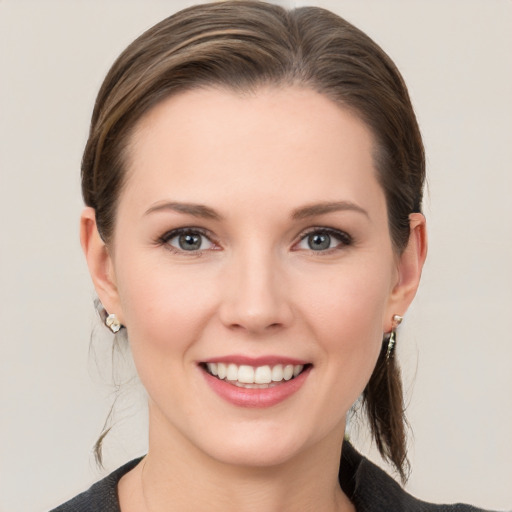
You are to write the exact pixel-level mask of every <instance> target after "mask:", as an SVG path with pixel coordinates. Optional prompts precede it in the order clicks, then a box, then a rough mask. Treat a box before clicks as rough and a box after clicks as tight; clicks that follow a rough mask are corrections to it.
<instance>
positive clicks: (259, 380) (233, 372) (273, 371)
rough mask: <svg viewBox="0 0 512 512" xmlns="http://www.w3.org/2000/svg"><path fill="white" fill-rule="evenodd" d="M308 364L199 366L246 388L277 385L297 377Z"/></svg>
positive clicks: (209, 364)
mask: <svg viewBox="0 0 512 512" xmlns="http://www.w3.org/2000/svg"><path fill="white" fill-rule="evenodd" d="M310 366H311V365H310V364H305V365H304V364H296V365H293V364H276V365H273V366H270V365H264V366H257V367H254V366H249V365H237V364H234V363H202V364H201V367H202V368H203V369H204V370H205V371H206V372H207V373H209V374H210V375H212V376H213V377H216V378H217V379H219V380H223V381H225V382H228V383H229V384H232V385H233V386H237V387H240V388H246V389H266V388H271V387H275V386H279V385H280V384H283V383H285V382H287V381H290V380H293V379H295V378H296V377H298V376H299V375H300V374H301V373H302V372H304V370H305V369H307V368H308V367H310Z"/></svg>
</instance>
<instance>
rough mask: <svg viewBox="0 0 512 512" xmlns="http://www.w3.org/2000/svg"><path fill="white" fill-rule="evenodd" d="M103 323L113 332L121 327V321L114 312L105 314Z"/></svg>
mask: <svg viewBox="0 0 512 512" xmlns="http://www.w3.org/2000/svg"><path fill="white" fill-rule="evenodd" d="M105 325H106V326H107V327H109V328H110V330H111V331H112V332H113V333H114V334H115V333H116V332H118V331H119V329H121V322H120V321H119V320H118V318H117V316H116V315H115V314H114V313H111V314H110V315H108V316H107V318H106V319H105Z"/></svg>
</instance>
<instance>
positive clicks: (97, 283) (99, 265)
mask: <svg viewBox="0 0 512 512" xmlns="http://www.w3.org/2000/svg"><path fill="white" fill-rule="evenodd" d="M80 243H81V245H82V250H83V251H84V255H85V258H86V260H87V266H88V267H89V273H90V275H91V278H92V281H93V283H94V288H95V289H96V293H97V294H98V297H99V299H100V301H101V303H102V304H103V306H104V307H105V309H106V310H107V312H108V313H116V315H117V316H118V317H119V318H121V311H120V309H121V308H120V303H119V294H118V291H117V285H116V280H115V274H114V268H113V264H112V258H111V255H110V253H109V250H108V247H107V246H106V245H105V242H104V241H103V240H102V239H101V237H100V235H99V233H98V228H97V225H96V213H95V210H94V209H93V208H90V207H86V208H85V209H84V210H83V212H82V215H81V217H80Z"/></svg>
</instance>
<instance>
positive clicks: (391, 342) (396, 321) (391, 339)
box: [386, 315, 404, 361]
mask: <svg viewBox="0 0 512 512" xmlns="http://www.w3.org/2000/svg"><path fill="white" fill-rule="evenodd" d="M403 319H404V318H403V317H402V316H400V315H393V324H392V326H391V332H390V333H389V334H388V336H387V338H388V348H387V350H386V361H389V360H390V358H391V356H392V355H393V351H394V349H395V344H396V329H397V327H398V326H399V325H400V324H401V323H402V320H403Z"/></svg>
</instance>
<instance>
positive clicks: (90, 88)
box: [0, 0, 512, 512]
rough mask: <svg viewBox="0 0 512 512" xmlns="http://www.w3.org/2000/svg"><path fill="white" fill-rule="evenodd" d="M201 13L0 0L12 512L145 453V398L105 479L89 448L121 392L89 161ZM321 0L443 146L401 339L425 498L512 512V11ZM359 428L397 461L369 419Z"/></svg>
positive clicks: (2, 387) (4, 406)
mask: <svg viewBox="0 0 512 512" xmlns="http://www.w3.org/2000/svg"><path fill="white" fill-rule="evenodd" d="M192 3H193V2H184V1H174V2H170V1H157V0H145V1H142V0H139V1H130V0H124V1H112V0H111V1H108V0H107V1H105V0H82V1H78V0H76V1H70V0H62V1H49V0H45V1H41V0H33V1H30V0H0V173H1V174H0V223H1V231H0V247H1V252H0V512H7V511H8V512H22V511H23V512H27V511H44V510H48V509H49V508H51V507H53V506H56V505H57V504H59V503H60V502H62V501H64V500H66V499H68V498H70V497H71V496H72V495H74V494H76V493H77V492H78V491H81V490H83V489H85V488H86V487H87V486H89V485H90V484H91V483H92V482H93V481H95V480H97V479H98V478H100V477H101V476H102V475H104V474H105V473H106V472H107V471H110V470H112V469H114V468H115V467H117V466H118V465H120V464H121V463H123V462H124V461H127V460H129V459H131V458H133V457H135V456H137V455H140V454H142V453H144V449H145V435H144V429H145V417H144V412H145V410H144V406H143V403H144V397H143V396H142V395H143V393H142V391H141V390H140V389H139V388H137V386H126V387H125V388H124V389H125V391H126V393H125V395H126V397H125V399H124V400H123V401H122V402H121V404H120V408H119V410H118V418H119V419H120V420H121V421H120V425H119V427H118V428H117V429H115V430H114V431H113V432H112V433H111V435H110V437H109V440H108V441H107V450H106V468H105V470H104V471H100V470H98V469H97V468H96V466H95V464H94V460H93V457H92V455H91V453H92V452H91V447H92V445H93V443H94V440H95V438H96V436H97V435H98V434H99V432H100V430H101V427H102V425H103V421H104V419H105V417H106V415H107V413H108V410H109V407H110V404H111V401H112V396H113V395H112V392H113V388H112V386H111V385H110V384H109V382H110V376H109V375H108V373H109V370H108V365H107V366H106V367H105V365H104V364H103V362H104V359H109V357H110V355H109V354H110V346H111V343H112V338H111V337H110V336H109V335H108V333H107V334H103V332H104V330H103V329H102V328H100V327H98V326H97V320H96V317H95V312H94V309H93V306H92V301H93V297H94V294H93V290H92V285H91V283H90V280H89V276H88V273H87V269H86V266H85V263H84V261H83V258H82V255H81V250H80V247H79V241H78V218H79V214H80V210H81V207H82V202H81V197H80V190H79V166H80V159H81V152H82V149H83V147H84V144H85V141H86V135H87V130H88V124H89V118H90V115H91V111H92V106H93V102H94V97H95V94H96V92H97V90H98V88H99V85H100V83H101V80H102V78H103V76H104V75H105V73H106V71H107V69H108V68H109V66H110V64H111V63H112V62H113V60H114V58H115V57H116V56H117V55H118V54H119V53H120V51H121V50H122V49H123V48H124V47H125V46H126V45H127V44H128V43H129V42H131V40H132V39H134V38H135V37H136V36H137V35H139V34H140V33H141V32H142V31H143V30H145V29H146V28H148V27H150V26H151V25H152V24H154V23H155V22H157V21H159V20H160V19H162V18H164V17H166V16H167V15H169V14H171V13H172V12H174V11H176V10H178V9H180V8H182V7H184V6H187V5H191V4H192ZM308 3H309V4H316V5H321V6H324V7H327V8H330V9H331V10H334V11H335V12H337V13H338V14H340V15H342V16H344V17H345V18H347V19H348V20H349V21H352V22H353V23H355V24H356V25H357V26H358V27H360V28H362V29H363V30H364V31H366V32H367V33H368V34H369V35H370V36H371V37H373V38H374V39H375V40H376V41H377V42H378V43H379V44H381V46H383V48H384V49H385V50H386V51H387V52H388V53H389V54H390V55H391V57H392V58H393V59H394V60H395V62H396V63H397V65H398V67H399V68H400V69H401V71H402V73H403V75H404V77H405V79H406V81H407V83H408V85H409V88H410V93H411V96H412V100H413V103H414V105H415V108H416V111H417V115H418V119H419V122H420V125H421V129H422V132H423V135H424V139H425V145H426V150H427V157H428V173H429V192H428V195H427V199H426V202H425V213H426V216H427V220H428V226H429V235H430V251H429V258H428V262H427V265H426V268H425V272H424V278H423V283H422V286H421V288H420V292H419V295H418V297H417V300H416V302H415V304H414V305H413V307H412V309H411V310H410V312H409V314H408V316H407V318H406V320H405V323H404V325H403V327H402V328H401V331H400V338H399V357H400V360H401V364H402V366H403V371H404V376H405V383H406V384H405V385H406V391H407V401H408V404H409V407H408V414H409V420H410V423H411V425H412V430H413V435H412V436H411V442H410V445H411V447H410V459H411V463H412V469H413V471H412V474H411V478H410V481H409V483H408V485H407V488H408V489H409V491H410V492H412V493H414V494H415V495H417V496H420V497H422V498H424V499H426V500H431V501H435V502H453V501H464V502H471V503H474V504H476V505H479V506H482V507H487V508H495V509H508V510H510V509H511V508H512V485H511V484H512V435H511V433H512V399H511V396H512V371H511V368H512V343H511V320H512V200H511V197H512V169H511V164H512V127H511V123H512V66H511V51H512V2H511V1H509V0H459V1H457V0H445V1H435V0H432V1H427V0H424V1H414V0H402V1H399V0H386V1H382V0H374V1H368V0H367V1H361V0H351V1H349V0H346V1H345V0H342V1H322V2H308ZM283 4H284V5H287V6H292V5H301V4H302V2H283ZM91 332H95V333H96V334H95V335H94V343H93V346H94V347H96V349H95V355H94V354H93V355H91V354H90V353H89V344H90V337H91ZM95 360H98V362H99V366H100V367H101V368H102V369H101V371H97V369H96V367H97V365H96V363H95ZM132 388H133V389H132ZM130 390H131V391H130ZM352 430H353V436H354V440H355V443H356V446H357V447H359V448H360V449H361V450H362V451H363V452H364V453H366V454H370V455H371V457H373V458H374V460H376V461H377V462H378V463H381V462H380V461H379V459H378V457H377V456H376V454H375V449H374V448H373V447H372V446H370V443H369V437H368V434H367V433H366V430H365V429H364V427H363V428H361V429H358V431H355V429H352Z"/></svg>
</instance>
